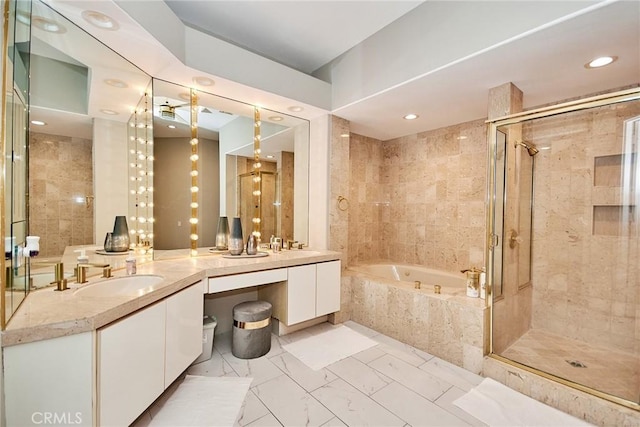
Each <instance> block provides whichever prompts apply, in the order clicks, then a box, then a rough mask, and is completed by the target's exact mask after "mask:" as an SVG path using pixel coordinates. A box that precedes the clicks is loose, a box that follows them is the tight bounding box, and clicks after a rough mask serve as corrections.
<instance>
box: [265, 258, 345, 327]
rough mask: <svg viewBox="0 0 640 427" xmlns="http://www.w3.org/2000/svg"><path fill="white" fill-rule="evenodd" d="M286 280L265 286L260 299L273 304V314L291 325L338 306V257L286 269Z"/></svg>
mask: <svg viewBox="0 0 640 427" xmlns="http://www.w3.org/2000/svg"><path fill="white" fill-rule="evenodd" d="M287 270H288V271H287V280H286V282H282V283H278V284H275V285H270V286H265V287H263V288H261V289H260V290H259V291H258V295H259V298H260V299H264V300H265V301H269V302H270V303H271V304H272V306H273V317H275V318H276V319H278V320H280V321H281V322H284V324H285V325H287V326H291V325H295V324H297V323H300V322H304V321H305V320H310V319H314V318H316V317H320V316H324V315H325V314H329V313H335V312H336V311H339V310H340V261H329V262H320V263H317V264H306V265H299V266H295V267H289V268H288V269H287Z"/></svg>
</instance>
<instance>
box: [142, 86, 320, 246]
mask: <svg viewBox="0 0 640 427" xmlns="http://www.w3.org/2000/svg"><path fill="white" fill-rule="evenodd" d="M196 95H197V96H196V99H197V101H196V105H195V108H196V110H197V118H196V120H197V137H198V140H199V144H198V146H199V153H198V154H199V160H198V169H199V170H198V187H199V188H198V206H199V208H198V218H197V219H198V221H197V224H198V241H197V246H198V247H199V248H202V249H206V248H211V247H213V246H215V238H216V229H217V224H218V218H219V217H220V216H226V217H227V218H232V217H240V218H241V222H242V226H243V235H244V236H248V235H249V234H250V230H251V227H252V221H251V217H252V213H253V211H252V201H253V197H252V179H253V177H252V175H251V173H252V167H251V165H252V163H253V159H254V152H253V138H254V108H255V107H254V106H252V105H249V104H246V103H242V102H239V101H236V100H231V99H227V98H223V97H220V96H216V95H213V94H210V93H206V92H202V91H199V92H197V94H196ZM153 98H154V101H153V104H154V107H153V108H154V126H153V128H154V157H155V161H154V167H155V171H156V172H155V177H154V178H155V180H154V217H155V223H154V230H155V232H154V252H155V255H156V256H165V255H176V253H178V254H179V253H180V252H175V250H181V249H184V250H187V249H188V248H189V247H190V231H189V225H190V220H191V209H190V204H191V192H190V191H189V189H190V187H191V161H190V156H191V144H190V140H191V139H192V129H191V124H192V122H191V93H190V89H189V88H187V87H184V86H180V85H177V84H174V83H169V82H166V81H162V80H158V79H154V80H153ZM260 131H261V155H260V160H261V163H262V168H261V169H262V171H261V174H262V180H261V183H262V200H261V204H260V205H261V219H262V221H261V226H262V230H261V234H262V236H263V239H262V240H263V242H264V241H267V242H268V240H269V238H270V236H272V235H273V236H278V237H282V238H284V239H287V240H294V241H297V242H300V243H302V244H306V243H307V242H308V217H309V213H308V205H309V204H308V176H309V172H308V170H309V155H308V147H309V123H308V121H306V120H303V119H299V118H297V117H293V116H289V115H286V114H282V113H278V112H274V111H269V110H261V124H260ZM185 253H186V252H185ZM199 253H202V254H206V253H207V252H206V251H202V250H201V251H199Z"/></svg>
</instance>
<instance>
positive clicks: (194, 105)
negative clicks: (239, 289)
mask: <svg viewBox="0 0 640 427" xmlns="http://www.w3.org/2000/svg"><path fill="white" fill-rule="evenodd" d="M190 101H191V102H190V104H191V140H190V141H189V144H190V145H191V155H190V160H191V205H190V206H191V220H190V221H189V222H190V225H191V235H190V239H191V256H196V255H197V254H198V95H197V94H196V91H195V89H193V88H192V89H191V91H190Z"/></svg>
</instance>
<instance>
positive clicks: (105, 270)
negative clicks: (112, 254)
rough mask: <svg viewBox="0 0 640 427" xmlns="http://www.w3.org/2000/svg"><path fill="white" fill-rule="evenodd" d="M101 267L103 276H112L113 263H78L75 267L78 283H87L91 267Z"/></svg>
mask: <svg viewBox="0 0 640 427" xmlns="http://www.w3.org/2000/svg"><path fill="white" fill-rule="evenodd" d="M92 267H94V268H101V269H102V277H111V265H109V264H94V263H84V264H78V266H77V267H76V268H75V273H76V282H77V283H87V270H88V269H90V268H92Z"/></svg>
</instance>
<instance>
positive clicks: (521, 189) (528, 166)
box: [487, 87, 640, 409]
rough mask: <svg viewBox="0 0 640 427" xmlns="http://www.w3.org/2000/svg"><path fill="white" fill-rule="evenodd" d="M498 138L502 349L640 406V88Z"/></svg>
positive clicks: (524, 117)
mask: <svg viewBox="0 0 640 427" xmlns="http://www.w3.org/2000/svg"><path fill="white" fill-rule="evenodd" d="M489 139H490V169H489V171H490V172H489V173H490V179H489V187H490V188H489V203H488V212H489V224H488V232H487V233H488V234H487V242H488V245H487V246H488V252H487V260H488V263H487V280H488V285H489V286H490V289H491V291H492V295H491V298H490V299H489V303H490V308H491V327H490V331H491V335H490V357H493V358H496V359H499V360H501V361H502V362H505V363H508V364H512V365H514V366H517V367H520V368H522V369H525V370H529V371H531V372H534V373H536V374H539V375H542V376H544V377H546V378H551V379H553V380H555V381H558V382H560V383H563V384H565V385H569V386H571V387H574V388H577V389H579V390H582V391H585V392H588V393H590V394H592V395H595V396H598V397H601V398H605V399H608V400H611V401H614V402H616V403H619V404H622V405H625V406H627V407H630V408H633V409H640V405H639V403H640V258H639V257H640V229H639V220H640V218H639V217H638V216H639V214H640V208H638V207H637V203H640V169H639V168H640V166H639V163H638V162H639V159H638V150H639V149H640V88H637V87H636V88H634V89H628V90H624V91H619V92H616V93H611V94H607V95H601V96H597V97H593V98H589V99H583V100H580V101H574V102H569V103H565V104H561V105H557V106H552V107H547V108H542V109H538V110H535V111H531V112H525V113H520V114H516V115H512V116H508V117H504V118H501V119H496V120H494V121H491V122H490V124H489Z"/></svg>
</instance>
